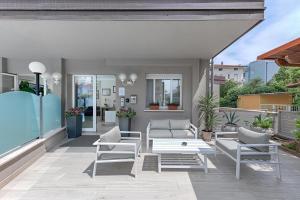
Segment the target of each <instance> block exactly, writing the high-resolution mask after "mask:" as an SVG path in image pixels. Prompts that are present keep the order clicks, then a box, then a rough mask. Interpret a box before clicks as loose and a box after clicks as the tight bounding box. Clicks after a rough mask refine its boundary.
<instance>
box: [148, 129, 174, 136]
mask: <svg viewBox="0 0 300 200" xmlns="http://www.w3.org/2000/svg"><path fill="white" fill-rule="evenodd" d="M149 137H150V138H172V133H171V131H170V130H150V133H149Z"/></svg>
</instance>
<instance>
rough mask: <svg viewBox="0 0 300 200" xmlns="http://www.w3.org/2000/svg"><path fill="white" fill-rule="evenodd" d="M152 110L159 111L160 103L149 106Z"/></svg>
mask: <svg viewBox="0 0 300 200" xmlns="http://www.w3.org/2000/svg"><path fill="white" fill-rule="evenodd" d="M149 107H150V110H159V103H158V102H153V103H150V104H149Z"/></svg>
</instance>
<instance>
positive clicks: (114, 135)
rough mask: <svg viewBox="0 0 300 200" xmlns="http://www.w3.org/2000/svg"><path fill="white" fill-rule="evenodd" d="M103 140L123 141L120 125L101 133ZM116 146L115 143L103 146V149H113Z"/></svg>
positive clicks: (101, 139)
mask: <svg viewBox="0 0 300 200" xmlns="http://www.w3.org/2000/svg"><path fill="white" fill-rule="evenodd" d="M100 141H101V142H115V143H116V142H120V141H121V132H120V129H119V127H118V126H116V127H114V128H112V129H111V130H109V131H108V132H106V133H104V134H103V135H100ZM112 148H114V145H107V146H102V147H101V149H102V150H111V149H112Z"/></svg>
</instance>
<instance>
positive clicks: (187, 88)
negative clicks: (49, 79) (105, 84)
mask: <svg viewBox="0 0 300 200" xmlns="http://www.w3.org/2000/svg"><path fill="white" fill-rule="evenodd" d="M38 60H39V61H40V62H42V63H44V64H45V66H46V67H47V72H48V73H50V74H52V73H53V72H60V73H62V74H63V78H62V80H61V83H60V85H57V86H55V85H53V86H52V89H53V91H54V93H56V94H57V95H59V96H60V97H61V99H62V105H63V108H62V109H63V111H64V110H65V109H67V108H70V107H71V106H72V75H75V74H76V75H116V76H117V75H118V74H120V73H122V72H123V73H126V74H130V73H136V74H137V75H138V79H137V81H136V83H135V84H134V86H128V87H126V98H129V97H130V95H137V104H135V105H129V106H130V107H132V108H133V109H134V110H135V111H136V112H137V117H136V118H135V119H134V120H133V129H134V130H141V131H143V132H144V131H145V129H146V126H147V124H148V122H149V120H151V119H164V118H174V119H191V121H192V122H193V123H194V124H196V125H198V122H199V121H198V119H197V115H198V113H197V109H196V105H197V103H198V99H199V97H200V96H201V95H205V94H206V78H205V76H206V73H205V69H207V68H208V67H209V61H208V60H199V59H180V60H179V59H168V60H136V59H131V60H128V59H123V60H119V59H111V60H104V59H103V60H77V59H60V58H57V59H38ZM31 61H32V60H31V59H11V58H8V59H7V72H8V73H16V74H32V73H31V72H30V71H29V69H28V64H29V63H30V62H31ZM147 73H154V74H155V73H158V74H182V75H183V81H182V102H183V110H184V111H177V112H168V111H165V112H160V111H158V112H147V111H144V110H145V108H146V80H145V77H146V74H147ZM120 85H121V83H120V81H119V80H118V78H117V81H116V86H117V88H116V90H117V91H118V87H119V86H120ZM116 104H117V109H118V107H119V105H120V98H119V97H118V96H117V98H116ZM64 106H65V107H64ZM62 119H64V117H63V116H62Z"/></svg>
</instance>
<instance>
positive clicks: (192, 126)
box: [190, 123, 198, 139]
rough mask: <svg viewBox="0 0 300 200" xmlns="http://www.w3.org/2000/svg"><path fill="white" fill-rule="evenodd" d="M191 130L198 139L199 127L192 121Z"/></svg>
mask: <svg viewBox="0 0 300 200" xmlns="http://www.w3.org/2000/svg"><path fill="white" fill-rule="evenodd" d="M190 131H191V132H192V133H193V134H194V135H195V139H197V137H198V128H197V127H196V126H195V125H194V124H192V123H190Z"/></svg>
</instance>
